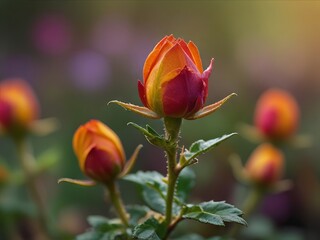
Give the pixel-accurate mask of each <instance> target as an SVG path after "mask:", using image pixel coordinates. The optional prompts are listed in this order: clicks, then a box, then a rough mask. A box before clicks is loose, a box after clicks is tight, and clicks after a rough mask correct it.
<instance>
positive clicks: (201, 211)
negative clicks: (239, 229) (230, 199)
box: [182, 201, 247, 226]
mask: <svg viewBox="0 0 320 240" xmlns="http://www.w3.org/2000/svg"><path fill="white" fill-rule="evenodd" d="M241 215H242V211H241V210H239V209H238V208H235V207H234V206H233V205H230V204H228V203H225V202H224V201H222V202H214V201H209V202H203V203H200V204H197V205H194V204H188V205H187V206H186V208H185V209H184V210H183V215H182V218H187V219H192V220H196V221H199V222H202V223H208V224H212V225H217V226H224V225H225V223H224V222H235V223H239V224H242V225H247V223H246V221H245V220H244V219H243V218H241Z"/></svg>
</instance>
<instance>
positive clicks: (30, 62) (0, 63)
mask: <svg viewBox="0 0 320 240" xmlns="http://www.w3.org/2000/svg"><path fill="white" fill-rule="evenodd" d="M38 70H39V67H38V66H37V63H36V62H35V61H34V59H33V58H31V57H30V56H27V55H22V54H19V55H11V56H8V57H5V58H4V59H1V60H0V72H1V74H2V77H3V78H11V77H18V78H22V79H25V80H27V81H34V80H35V79H37V77H38V74H39V71H38Z"/></svg>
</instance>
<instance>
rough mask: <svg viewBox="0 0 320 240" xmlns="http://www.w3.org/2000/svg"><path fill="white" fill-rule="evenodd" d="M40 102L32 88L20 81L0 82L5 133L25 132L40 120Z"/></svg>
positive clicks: (0, 117)
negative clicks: (35, 121)
mask: <svg viewBox="0 0 320 240" xmlns="http://www.w3.org/2000/svg"><path fill="white" fill-rule="evenodd" d="M38 113H39V105H38V101H37V99H36V97H35V95H34V93H33V91H32V89H31V88H30V86H29V85H28V84H27V83H26V82H24V81H23V80H20V79H8V80H4V81H2V82H0V128H1V129H2V131H4V132H5V133H12V134H16V133H18V132H25V131H27V130H28V128H29V127H30V125H31V123H32V122H33V121H34V120H36V119H37V118H38Z"/></svg>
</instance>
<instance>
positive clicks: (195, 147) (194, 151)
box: [184, 133, 237, 161]
mask: <svg viewBox="0 0 320 240" xmlns="http://www.w3.org/2000/svg"><path fill="white" fill-rule="evenodd" d="M234 135H237V133H230V134H227V135H223V136H222V137H219V138H214V139H211V140H208V141H204V140H198V141H196V142H194V143H193V144H192V145H191V146H190V148H189V150H186V151H185V152H184V157H185V159H186V160H187V161H190V160H191V159H194V158H196V157H197V156H199V155H200V154H203V153H205V152H207V151H209V150H211V149H212V148H214V147H215V146H217V145H218V144H220V143H221V142H223V141H225V140H227V139H228V138H230V137H232V136H234Z"/></svg>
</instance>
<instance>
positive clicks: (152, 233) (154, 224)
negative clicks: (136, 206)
mask: <svg viewBox="0 0 320 240" xmlns="http://www.w3.org/2000/svg"><path fill="white" fill-rule="evenodd" d="M165 233H166V228H165V225H164V224H163V223H159V222H158V221H157V220H156V219H155V218H153V217H151V218H149V219H148V220H147V221H145V222H144V223H142V224H140V225H138V226H136V227H135V228H134V230H133V237H134V238H137V239H141V240H142V239H145V240H161V239H163V237H164V236H165Z"/></svg>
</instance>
